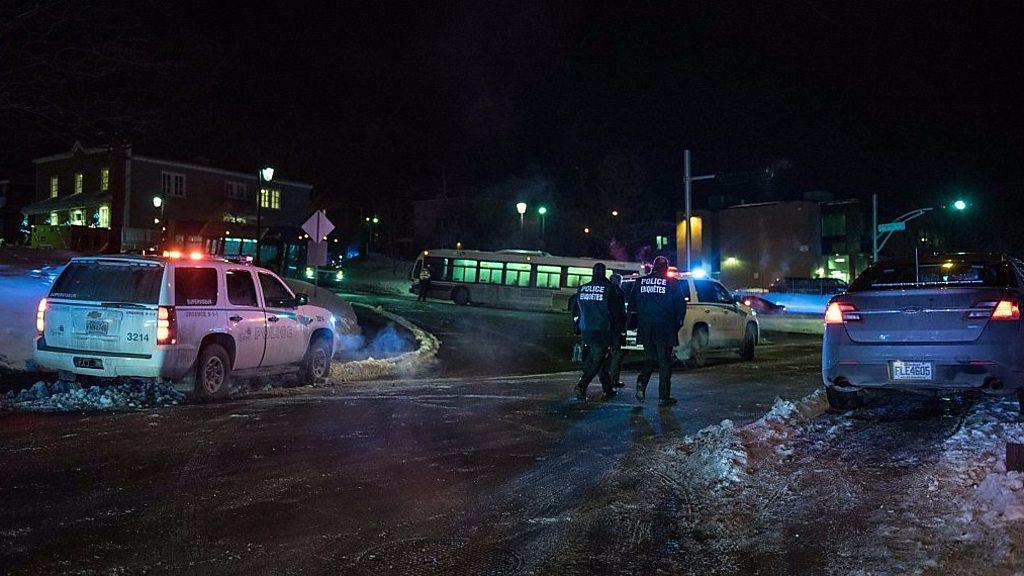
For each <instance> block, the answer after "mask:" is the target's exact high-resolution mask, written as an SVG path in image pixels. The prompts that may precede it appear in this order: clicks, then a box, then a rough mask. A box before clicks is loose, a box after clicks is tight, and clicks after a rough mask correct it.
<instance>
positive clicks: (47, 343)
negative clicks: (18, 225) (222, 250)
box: [35, 252, 335, 399]
mask: <svg viewBox="0 0 1024 576" xmlns="http://www.w3.org/2000/svg"><path fill="white" fill-rule="evenodd" d="M167 254H168V255H167V257H163V258H157V257H152V256H148V257H147V256H96V257H78V258H72V259H71V261H70V262H69V263H68V264H67V266H66V267H65V268H64V271H63V272H62V273H61V274H60V276H58V277H57V279H56V280H55V281H54V283H53V287H52V288H51V289H50V293H49V294H48V295H47V297H46V298H43V299H42V300H41V301H40V302H39V307H38V310H37V313H36V329H37V331H38V334H37V336H36V343H35V344H36V345H35V359H36V362H38V364H39V365H40V366H42V367H43V368H48V369H51V370H58V371H60V372H61V377H62V378H64V379H72V380H73V379H76V378H77V377H79V376H88V377H97V378H119V377H134V378H155V379H161V380H166V381H170V382H172V383H174V384H175V385H176V387H179V388H184V389H185V390H186V391H189V392H192V393H193V394H194V395H195V396H196V397H198V398H201V399H210V398H219V397H222V396H225V395H227V394H228V392H229V390H230V382H231V378H232V376H234V375H237V376H266V375H278V374H286V373H297V374H298V375H299V377H300V378H301V379H302V380H303V381H306V382H314V381H316V380H319V379H321V378H324V377H326V376H327V375H328V374H329V372H330V368H331V358H332V355H333V346H334V331H335V319H334V316H333V315H332V314H331V313H330V312H329V311H328V310H326V309H324V308H320V307H317V306H311V305H309V300H308V298H307V296H306V295H305V294H301V293H300V294H294V293H292V291H291V290H289V289H288V286H287V285H285V283H284V282H282V281H281V279H280V278H278V277H277V275H276V274H274V273H273V272H271V271H269V270H265V269H263V268H258V267H256V266H251V265H247V264H240V263H234V262H230V261H228V260H225V259H222V258H208V257H205V256H203V255H201V254H198V253H193V254H189V255H185V256H182V255H181V254H180V253H177V252H170V253H167Z"/></svg>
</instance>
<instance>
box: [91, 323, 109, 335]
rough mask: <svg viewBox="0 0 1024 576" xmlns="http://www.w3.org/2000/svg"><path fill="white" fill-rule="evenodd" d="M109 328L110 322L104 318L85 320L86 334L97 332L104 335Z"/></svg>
mask: <svg viewBox="0 0 1024 576" xmlns="http://www.w3.org/2000/svg"><path fill="white" fill-rule="evenodd" d="M109 329H110V322H107V321H105V320H86V321H85V331H86V333H87V334H98V335H100V336H106V335H107V330H109Z"/></svg>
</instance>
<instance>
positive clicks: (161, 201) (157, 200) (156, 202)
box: [153, 196, 167, 250]
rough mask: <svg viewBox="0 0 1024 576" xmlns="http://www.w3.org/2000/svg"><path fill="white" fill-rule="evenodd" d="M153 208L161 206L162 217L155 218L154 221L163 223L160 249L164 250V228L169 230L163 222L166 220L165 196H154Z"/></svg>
mask: <svg viewBox="0 0 1024 576" xmlns="http://www.w3.org/2000/svg"><path fill="white" fill-rule="evenodd" d="M153 208H159V209H160V217H159V218H154V219H153V223H154V224H160V225H161V228H160V249H161V250H163V249H164V230H167V227H166V226H164V225H163V224H162V222H163V221H164V199H163V196H153Z"/></svg>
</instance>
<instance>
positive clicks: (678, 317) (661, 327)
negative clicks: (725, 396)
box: [629, 256, 686, 406]
mask: <svg viewBox="0 0 1024 576" xmlns="http://www.w3.org/2000/svg"><path fill="white" fill-rule="evenodd" d="M629 309H630V310H634V311H636V321H637V329H636V341H637V344H641V345H643V347H644V355H645V356H646V357H647V362H646V366H645V367H644V370H643V371H641V372H640V375H639V376H638V377H637V379H636V396H635V398H636V401H637V402H643V400H644V396H645V395H646V394H647V383H648V382H650V380H651V375H652V374H653V373H654V370H655V369H657V370H658V405H659V406H671V405H672V404H675V403H676V399H675V398H672V360H673V358H674V356H673V348H674V347H676V346H678V345H679V329H680V328H681V327H682V325H683V319H684V318H685V316H686V299H685V298H684V297H683V291H682V289H681V287H680V284H679V280H677V279H676V278H674V277H672V276H670V275H669V273H668V260H667V259H666V258H665V257H664V256H658V257H657V258H655V259H654V268H653V269H652V270H651V273H650V274H648V275H646V276H641V277H640V278H638V279H637V281H636V282H635V283H634V284H633V290H632V291H631V292H630V294H629Z"/></svg>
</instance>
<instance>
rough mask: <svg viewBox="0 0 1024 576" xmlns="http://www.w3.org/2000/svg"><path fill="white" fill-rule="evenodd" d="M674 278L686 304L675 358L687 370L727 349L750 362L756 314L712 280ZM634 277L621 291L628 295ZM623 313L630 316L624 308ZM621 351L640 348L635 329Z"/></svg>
mask: <svg viewBox="0 0 1024 576" xmlns="http://www.w3.org/2000/svg"><path fill="white" fill-rule="evenodd" d="M676 277H677V278H678V279H679V283H680V284H681V286H682V289H683V295H684V296H685V298H686V304H687V306H686V319H685V321H684V323H683V327H682V328H680V329H679V346H677V347H676V358H678V359H679V360H682V361H684V362H686V364H687V365H689V366H691V367H700V366H704V365H705V364H706V363H707V354H708V352H710V351H714V350H727V351H735V352H737V353H739V355H740V357H742V358H743V359H745V360H752V359H753V358H754V348H755V347H756V346H757V344H758V342H759V341H760V337H761V329H760V325H759V324H758V322H757V312H755V311H754V310H752V309H751V308H750V307H749V306H746V305H745V304H743V303H742V302H740V301H739V300H737V299H736V298H734V297H733V295H732V294H730V293H729V291H728V290H727V289H726V288H725V286H723V285H722V284H721V283H719V282H717V281H715V280H711V279H709V278H694V277H693V276H691V275H690V274H686V273H676ZM636 278H637V276H636V275H632V276H630V277H628V278H627V279H626V280H624V281H623V283H622V290H623V292H625V293H626V294H629V292H630V291H631V290H632V289H633V284H634V282H635V281H636ZM626 314H627V316H629V314H630V311H629V310H628V309H627V310H626ZM622 349H623V350H642V349H643V347H642V346H640V345H638V344H637V342H636V330H632V329H631V330H627V331H626V345H625V346H623V347H622Z"/></svg>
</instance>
